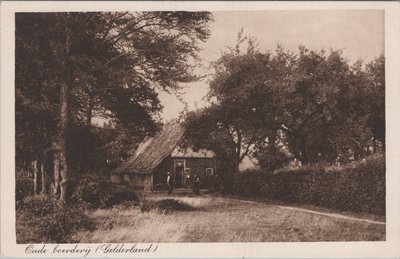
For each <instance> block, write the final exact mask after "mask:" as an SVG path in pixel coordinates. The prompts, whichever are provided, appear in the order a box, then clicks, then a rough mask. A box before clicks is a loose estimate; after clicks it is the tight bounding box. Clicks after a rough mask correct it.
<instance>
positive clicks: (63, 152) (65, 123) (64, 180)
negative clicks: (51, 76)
mask: <svg viewBox="0 0 400 259" xmlns="http://www.w3.org/2000/svg"><path fill="white" fill-rule="evenodd" d="M64 19H65V20H64V22H65V46H64V48H65V49H64V56H63V63H64V78H63V80H62V83H61V94H60V98H61V104H60V106H61V114H60V117H61V119H60V121H61V127H60V135H59V148H60V153H59V163H60V174H61V182H60V192H61V193H60V200H62V201H64V202H65V201H66V198H67V188H68V183H69V170H68V158H67V142H68V141H67V138H68V129H69V121H70V118H69V95H70V90H71V89H70V83H71V75H70V72H71V71H70V67H69V66H70V64H69V50H70V45H71V39H70V30H69V26H68V19H69V14H68V13H67V14H65V16H64Z"/></svg>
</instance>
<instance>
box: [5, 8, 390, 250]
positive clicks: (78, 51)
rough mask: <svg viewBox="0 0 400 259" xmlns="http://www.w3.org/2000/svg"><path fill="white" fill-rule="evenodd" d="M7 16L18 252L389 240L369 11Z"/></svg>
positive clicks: (381, 61)
mask: <svg viewBox="0 0 400 259" xmlns="http://www.w3.org/2000/svg"><path fill="white" fill-rule="evenodd" d="M154 8H155V7H154ZM13 15H14V16H13V17H14V18H13V19H14V20H13V22H14V24H15V25H14V31H13V33H14V35H15V41H14V44H15V45H14V48H15V52H14V56H15V62H14V67H13V69H14V70H13V71H14V74H13V75H14V76H15V79H14V88H13V90H12V91H13V100H12V101H13V109H14V113H13V114H12V121H13V123H15V132H14V140H12V141H14V142H13V143H14V147H13V149H14V150H15V154H14V155H15V161H14V166H15V172H12V177H13V178H15V182H14V181H13V182H12V183H15V185H14V184H13V186H12V187H13V190H15V193H13V194H12V196H13V197H14V196H15V201H14V203H15V204H13V205H12V207H10V209H11V210H13V213H14V212H15V217H14V219H15V221H13V225H14V223H15V226H13V227H15V229H14V230H15V233H14V234H13V235H15V240H14V242H16V244H17V245H18V244H19V245H25V246H24V253H25V254H27V255H28V256H29V255H33V256H38V254H40V253H41V249H42V252H43V251H46V249H47V248H46V246H45V244H74V245H75V244H76V246H75V247H74V246H68V248H67V249H66V248H65V247H64V248H61V247H59V246H58V245H57V246H56V247H54V246H53V247H52V248H51V250H50V252H51V251H52V253H53V254H57V253H60V254H63V253H64V254H63V256H68V253H71V254H76V255H81V256H87V255H89V254H90V253H91V252H93V251H91V250H90V249H92V248H91V247H88V248H85V249H88V250H85V249H84V248H83V247H84V246H80V247H79V246H78V245H79V244H101V245H99V246H97V248H93V249H92V250H94V249H95V252H99V251H101V252H102V253H103V254H107V253H115V252H117V253H122V254H128V253H136V252H138V253H142V252H143V253H144V252H150V251H151V252H153V253H154V252H156V250H157V249H158V245H157V244H158V243H199V244H200V243H201V244H207V243H209V244H218V243H221V244H223V243H269V242H273V243H293V242H296V243H298V242H304V243H307V242H312V243H319V242H330V243H334V242H355V241H357V242H360V241H369V242H371V241H375V242H377V241H379V242H385V241H387V240H388V236H387V231H388V229H387V226H386V222H387V207H388V203H387V198H388V195H387V179H388V178H387V154H386V150H387V138H386V132H387V106H386V105H385V103H386V101H387V95H386V93H387V83H386V82H387V80H386V79H387V77H386V75H387V73H385V72H387V66H386V62H385V10H384V8H382V9H379V8H374V9H371V8H370V9H344V8H343V9H318V10H315V9H312V8H310V9H305V10H304V9H301V10H296V9H293V10H290V9H284V10H268V9H264V10H262V9H260V10H246V9H243V10H213V9H209V10H208V9H207V8H203V9H200V10H191V9H190V8H187V9H177V10H164V9H163V8H160V9H150V10H141V9H136V10H135V9H133V8H127V9H126V10H117V11H114V10H109V11H86V10H82V11H75V10H74V11H49V12H47V11H46V12H41V11H16V12H15V13H14V14H13ZM385 86H386V88H385ZM2 97H3V96H2ZM2 115H3V112H2ZM3 153H4V152H3ZM2 161H3V159H2ZM3 179H4V178H2V182H3V181H4V180H3ZM10 183H11V182H10ZM12 215H14V214H12ZM14 219H13V220H14ZM2 221H3V218H2ZM33 244H35V245H33ZM40 244H42V245H43V246H42V245H40ZM299 244H300V243H299ZM53 248H54V250H53ZM65 249H66V250H65ZM69 249H70V250H69ZM65 253H66V254H65Z"/></svg>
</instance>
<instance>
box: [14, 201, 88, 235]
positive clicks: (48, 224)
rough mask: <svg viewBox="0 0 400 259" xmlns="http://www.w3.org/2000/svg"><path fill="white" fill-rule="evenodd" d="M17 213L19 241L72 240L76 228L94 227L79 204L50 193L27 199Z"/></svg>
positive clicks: (86, 228) (19, 205) (77, 229)
mask: <svg viewBox="0 0 400 259" xmlns="http://www.w3.org/2000/svg"><path fill="white" fill-rule="evenodd" d="M16 213H17V221H16V230H17V231H16V232H17V243H72V242H76V240H74V239H73V238H72V236H73V234H74V233H75V232H76V231H79V230H84V231H85V230H93V229H94V223H93V222H92V221H91V220H90V219H89V218H88V217H87V216H86V215H85V214H83V213H82V212H81V210H80V209H79V208H78V207H76V206H70V205H67V204H63V203H61V202H60V201H59V200H56V199H54V198H51V197H49V196H33V197H27V198H25V199H24V200H22V201H21V202H20V203H19V204H18V206H17V210H16Z"/></svg>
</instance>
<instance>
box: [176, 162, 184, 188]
mask: <svg viewBox="0 0 400 259" xmlns="http://www.w3.org/2000/svg"><path fill="white" fill-rule="evenodd" d="M184 170H185V165H184V162H183V161H182V160H177V161H175V186H176V187H177V188H180V187H183V172H184Z"/></svg>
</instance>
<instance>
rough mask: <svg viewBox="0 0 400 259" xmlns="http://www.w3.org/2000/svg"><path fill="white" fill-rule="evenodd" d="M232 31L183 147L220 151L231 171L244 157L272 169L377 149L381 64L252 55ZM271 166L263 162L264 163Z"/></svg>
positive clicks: (313, 54) (332, 54) (332, 56)
mask: <svg viewBox="0 0 400 259" xmlns="http://www.w3.org/2000/svg"><path fill="white" fill-rule="evenodd" d="M244 42H245V39H243V38H242V36H241V34H239V39H238V44H237V46H236V48H233V49H230V50H228V51H227V52H225V53H223V54H222V56H221V57H220V58H219V59H218V60H217V61H216V62H215V63H214V70H215V74H214V75H213V77H212V80H211V82H210V91H209V94H208V98H209V101H210V102H211V105H210V106H209V107H206V108H204V109H202V110H200V111H198V112H196V113H191V114H189V115H188V116H187V122H186V127H187V129H188V132H189V134H187V139H188V142H189V143H191V144H194V145H195V146H198V147H206V148H211V149H214V150H217V151H219V153H222V154H224V155H225V157H228V158H229V159H230V160H231V161H233V162H234V164H235V165H236V168H237V166H238V164H239V163H240V162H241V161H242V159H243V158H244V157H245V156H246V155H248V156H253V157H255V158H257V159H258V160H259V161H260V162H261V163H260V165H261V166H262V167H264V168H265V169H269V170H274V169H276V168H278V167H280V166H282V165H284V164H285V163H286V162H287V161H289V160H290V159H293V158H296V159H297V160H298V161H301V162H302V163H303V164H308V163H313V162H318V161H321V160H323V161H330V162H332V161H335V160H336V159H338V158H339V159H340V160H341V161H342V162H349V161H351V160H357V159H360V158H362V157H365V156H367V155H369V154H370V153H371V152H376V151H381V150H383V149H384V141H385V137H384V136H385V109H384V107H385V105H384V103H385V87H384V86H385V79H384V78H385V77H384V72H385V69H384V63H385V59H384V57H383V56H380V57H378V58H376V59H375V60H373V61H372V62H370V63H368V64H366V65H365V66H364V65H363V64H362V61H357V62H355V63H354V64H350V63H349V61H348V60H346V59H345V58H344V57H343V55H342V52H341V51H335V50H331V51H329V52H326V51H324V50H320V51H314V50H308V49H307V48H305V47H303V46H300V47H299V51H298V53H291V52H289V51H285V50H284V49H283V47H281V46H278V47H277V49H276V50H275V51H274V52H271V51H265V52H261V51H260V50H258V48H257V45H256V43H255V42H256V41H255V40H254V39H249V40H248V47H247V50H246V51H245V52H243V51H241V49H243V43H244ZM268 161H270V162H268Z"/></svg>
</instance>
